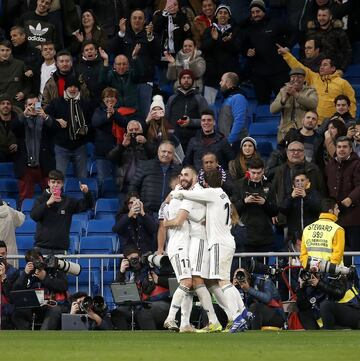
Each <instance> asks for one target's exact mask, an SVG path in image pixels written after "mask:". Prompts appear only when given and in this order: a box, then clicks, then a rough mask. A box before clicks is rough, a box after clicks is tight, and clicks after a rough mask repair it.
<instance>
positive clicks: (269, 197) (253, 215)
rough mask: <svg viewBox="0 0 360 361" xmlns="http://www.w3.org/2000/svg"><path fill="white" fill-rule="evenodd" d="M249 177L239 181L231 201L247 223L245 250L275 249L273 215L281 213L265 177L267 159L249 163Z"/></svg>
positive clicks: (267, 250) (266, 250)
mask: <svg viewBox="0 0 360 361" xmlns="http://www.w3.org/2000/svg"><path fill="white" fill-rule="evenodd" d="M248 173H249V176H248V177H245V178H242V179H241V180H239V181H237V182H236V185H235V187H234V189H236V190H237V191H236V192H235V193H234V194H233V199H232V202H233V203H234V204H235V207H236V210H237V211H238V213H239V216H240V220H241V222H242V223H243V224H244V225H245V229H246V234H247V237H246V241H245V244H244V252H270V251H273V250H274V249H273V247H274V242H275V237H274V231H273V226H272V217H275V216H276V215H277V213H278V209H277V206H276V203H275V201H274V196H273V193H272V192H271V191H270V188H269V184H268V183H267V181H266V179H265V178H264V162H263V161H262V159H259V158H254V159H251V160H250V161H249V164H248Z"/></svg>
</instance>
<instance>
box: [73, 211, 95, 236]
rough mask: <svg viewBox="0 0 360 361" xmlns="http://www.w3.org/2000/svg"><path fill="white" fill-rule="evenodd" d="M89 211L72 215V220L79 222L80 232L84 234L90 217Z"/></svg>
mask: <svg viewBox="0 0 360 361" xmlns="http://www.w3.org/2000/svg"><path fill="white" fill-rule="evenodd" d="M90 213H91V212H89V211H87V212H82V213H75V214H73V216H72V221H79V222H80V223H81V228H82V234H85V230H86V228H87V224H88V221H89V218H90Z"/></svg>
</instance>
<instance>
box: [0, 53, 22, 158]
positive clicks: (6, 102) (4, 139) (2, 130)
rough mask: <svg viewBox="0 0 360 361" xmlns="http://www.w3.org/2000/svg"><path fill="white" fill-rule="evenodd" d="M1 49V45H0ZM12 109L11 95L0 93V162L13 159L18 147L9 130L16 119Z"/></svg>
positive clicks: (12, 133)
mask: <svg viewBox="0 0 360 361" xmlns="http://www.w3.org/2000/svg"><path fill="white" fill-rule="evenodd" d="M0 49H1V46H0ZM17 117H18V116H17V114H16V113H15V112H14V111H13V108H12V104H11V97H10V96H8V95H7V94H1V95H0V162H9V161H13V159H14V156H15V153H16V151H17V149H18V145H17V139H16V136H15V134H14V132H13V131H12V130H11V124H12V122H13V121H14V120H15V119H17Z"/></svg>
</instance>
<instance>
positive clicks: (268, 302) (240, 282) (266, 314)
mask: <svg viewBox="0 0 360 361" xmlns="http://www.w3.org/2000/svg"><path fill="white" fill-rule="evenodd" d="M233 284H234V286H236V287H237V288H239V289H241V291H242V292H243V293H244V303H245V306H246V308H247V309H248V310H249V311H250V312H252V313H253V316H254V317H251V318H250V319H249V322H250V326H251V329H252V330H260V329H261V327H263V326H274V327H280V328H281V327H283V326H284V322H285V314H284V311H283V307H282V303H281V298H280V294H279V291H278V290H277V288H276V287H275V285H274V283H273V282H272V281H271V279H270V278H268V277H267V276H263V275H255V274H253V275H252V276H251V275H250V273H249V272H248V271H247V270H245V269H244V268H239V269H237V270H236V271H235V274H234V279H233Z"/></svg>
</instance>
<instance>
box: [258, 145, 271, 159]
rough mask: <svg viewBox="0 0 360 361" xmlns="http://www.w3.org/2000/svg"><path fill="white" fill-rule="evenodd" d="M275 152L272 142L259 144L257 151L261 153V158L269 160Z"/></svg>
mask: <svg viewBox="0 0 360 361" xmlns="http://www.w3.org/2000/svg"><path fill="white" fill-rule="evenodd" d="M273 150H274V148H273V146H272V143H271V142H258V143H257V151H258V152H259V153H260V155H261V158H263V159H267V158H269V156H270V154H271V152H272V151H273Z"/></svg>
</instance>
